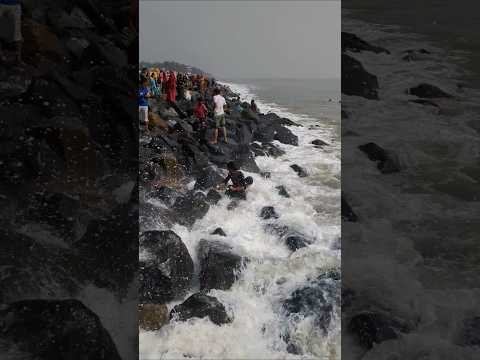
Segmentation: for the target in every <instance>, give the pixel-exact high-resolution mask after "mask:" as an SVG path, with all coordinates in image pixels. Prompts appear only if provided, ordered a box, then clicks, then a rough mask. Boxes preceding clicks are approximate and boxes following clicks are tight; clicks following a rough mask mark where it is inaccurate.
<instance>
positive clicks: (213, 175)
mask: <svg viewBox="0 0 480 360" xmlns="http://www.w3.org/2000/svg"><path fill="white" fill-rule="evenodd" d="M196 178H197V181H196V182H195V186H194V189H195V190H199V189H200V190H207V189H209V188H212V187H215V186H217V185H218V184H220V183H221V182H222V181H223V176H222V175H221V174H220V173H219V172H218V170H217V169H216V168H215V167H213V166H208V167H206V168H203V169H201V170H200V171H199V172H198V174H197V176H196Z"/></svg>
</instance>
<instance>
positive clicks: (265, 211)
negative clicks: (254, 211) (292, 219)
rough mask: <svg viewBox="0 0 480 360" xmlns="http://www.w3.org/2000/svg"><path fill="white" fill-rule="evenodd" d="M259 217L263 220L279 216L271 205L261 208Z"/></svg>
mask: <svg viewBox="0 0 480 360" xmlns="http://www.w3.org/2000/svg"><path fill="white" fill-rule="evenodd" d="M260 217H261V218H262V219H264V220H268V219H278V218H279V216H278V214H277V213H276V212H275V209H274V207H273V206H265V207H263V208H262V210H261V211H260Z"/></svg>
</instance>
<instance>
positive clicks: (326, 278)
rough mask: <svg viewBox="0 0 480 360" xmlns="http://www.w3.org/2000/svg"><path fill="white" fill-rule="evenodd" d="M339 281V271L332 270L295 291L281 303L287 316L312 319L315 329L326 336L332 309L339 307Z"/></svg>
mask: <svg viewBox="0 0 480 360" xmlns="http://www.w3.org/2000/svg"><path fill="white" fill-rule="evenodd" d="M340 279H341V277H340V273H339V271H336V270H332V271H328V272H326V273H324V274H321V275H320V276H318V277H317V278H316V279H315V280H314V281H312V282H311V283H310V284H309V285H308V286H305V287H303V288H300V289H297V290H295V291H294V292H293V293H292V294H291V295H290V296H289V297H288V298H287V300H285V301H284V303H283V309H284V310H285V312H286V314H287V316H289V317H292V318H294V316H293V314H296V315H301V316H302V317H313V319H314V320H313V321H314V325H315V327H316V328H318V329H319V330H320V331H322V333H323V334H327V332H328V328H329V326H330V323H331V321H332V318H333V312H334V309H335V308H336V307H337V308H338V307H339V306H340Z"/></svg>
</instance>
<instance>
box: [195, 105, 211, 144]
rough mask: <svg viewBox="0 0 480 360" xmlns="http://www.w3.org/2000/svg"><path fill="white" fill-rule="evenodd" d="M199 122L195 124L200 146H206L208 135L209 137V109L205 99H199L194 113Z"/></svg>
mask: <svg viewBox="0 0 480 360" xmlns="http://www.w3.org/2000/svg"><path fill="white" fill-rule="evenodd" d="M193 114H194V115H195V118H196V119H197V122H196V123H195V127H196V130H197V132H198V140H199V142H200V144H206V135H207V128H208V124H207V114H208V109H207V107H206V106H205V104H204V103H203V98H202V97H199V98H198V99H197V105H196V106H195V110H194V111H193Z"/></svg>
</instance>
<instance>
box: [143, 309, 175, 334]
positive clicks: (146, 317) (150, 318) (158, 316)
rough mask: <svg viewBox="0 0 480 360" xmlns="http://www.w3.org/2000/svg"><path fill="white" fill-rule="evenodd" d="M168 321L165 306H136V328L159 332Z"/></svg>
mask: <svg viewBox="0 0 480 360" xmlns="http://www.w3.org/2000/svg"><path fill="white" fill-rule="evenodd" d="M168 321H169V314H168V308H167V305H165V304H138V326H139V327H140V328H142V329H143V330H146V331H155V330H159V329H160V328H161V327H162V326H163V325H165V324H167V323H168Z"/></svg>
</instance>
